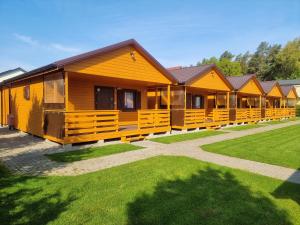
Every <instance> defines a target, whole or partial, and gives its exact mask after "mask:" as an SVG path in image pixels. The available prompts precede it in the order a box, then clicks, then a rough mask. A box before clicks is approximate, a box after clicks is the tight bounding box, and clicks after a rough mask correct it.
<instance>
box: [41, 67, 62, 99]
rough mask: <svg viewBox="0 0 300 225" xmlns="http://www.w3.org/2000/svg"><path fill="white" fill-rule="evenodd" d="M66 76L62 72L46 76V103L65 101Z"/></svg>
mask: <svg viewBox="0 0 300 225" xmlns="http://www.w3.org/2000/svg"><path fill="white" fill-rule="evenodd" d="M64 101H65V93H64V77H63V73H62V72H57V73H52V74H49V75H46V76H45V77H44V103H46V104H49V103H54V104H58V103H64Z"/></svg>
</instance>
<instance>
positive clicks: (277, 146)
mask: <svg viewBox="0 0 300 225" xmlns="http://www.w3.org/2000/svg"><path fill="white" fill-rule="evenodd" d="M202 149H204V150H206V151H209V152H215V153H219V154H223V155H228V156H234V157H238V158H243V159H249V160H253V161H258V162H264V163H268V164H275V165H280V166H284V167H290V168H294V169H298V168H300V157H299V156H300V125H293V126H288V127H285V128H281V129H276V130H273V131H268V132H265V133H260V134H254V135H249V136H245V137H241V138H237V139H233V140H227V141H222V142H217V143H214V144H209V145H204V146H202Z"/></svg>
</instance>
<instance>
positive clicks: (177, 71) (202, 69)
mask: <svg viewBox="0 0 300 225" xmlns="http://www.w3.org/2000/svg"><path fill="white" fill-rule="evenodd" d="M214 67H215V65H213V64H211V65H203V66H191V67H180V66H177V67H173V68H169V69H168V70H169V71H170V72H171V74H172V75H173V76H174V77H175V78H176V79H177V80H178V82H179V83H186V82H188V81H189V80H191V79H193V78H195V77H197V76H199V75H201V74H203V73H206V72H208V71H209V70H211V69H212V68H214Z"/></svg>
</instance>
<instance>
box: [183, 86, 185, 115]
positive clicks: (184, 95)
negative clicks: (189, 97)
mask: <svg viewBox="0 0 300 225" xmlns="http://www.w3.org/2000/svg"><path fill="white" fill-rule="evenodd" d="M183 108H184V110H186V86H184V106H183Z"/></svg>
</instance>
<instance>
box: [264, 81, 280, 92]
mask: <svg viewBox="0 0 300 225" xmlns="http://www.w3.org/2000/svg"><path fill="white" fill-rule="evenodd" d="M277 83H278V82H277V81H275V80H271V81H260V85H261V86H262V88H263V89H264V92H265V93H266V94H268V93H269V92H270V91H271V90H272V88H273V87H274V86H275V85H276V84H277Z"/></svg>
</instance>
